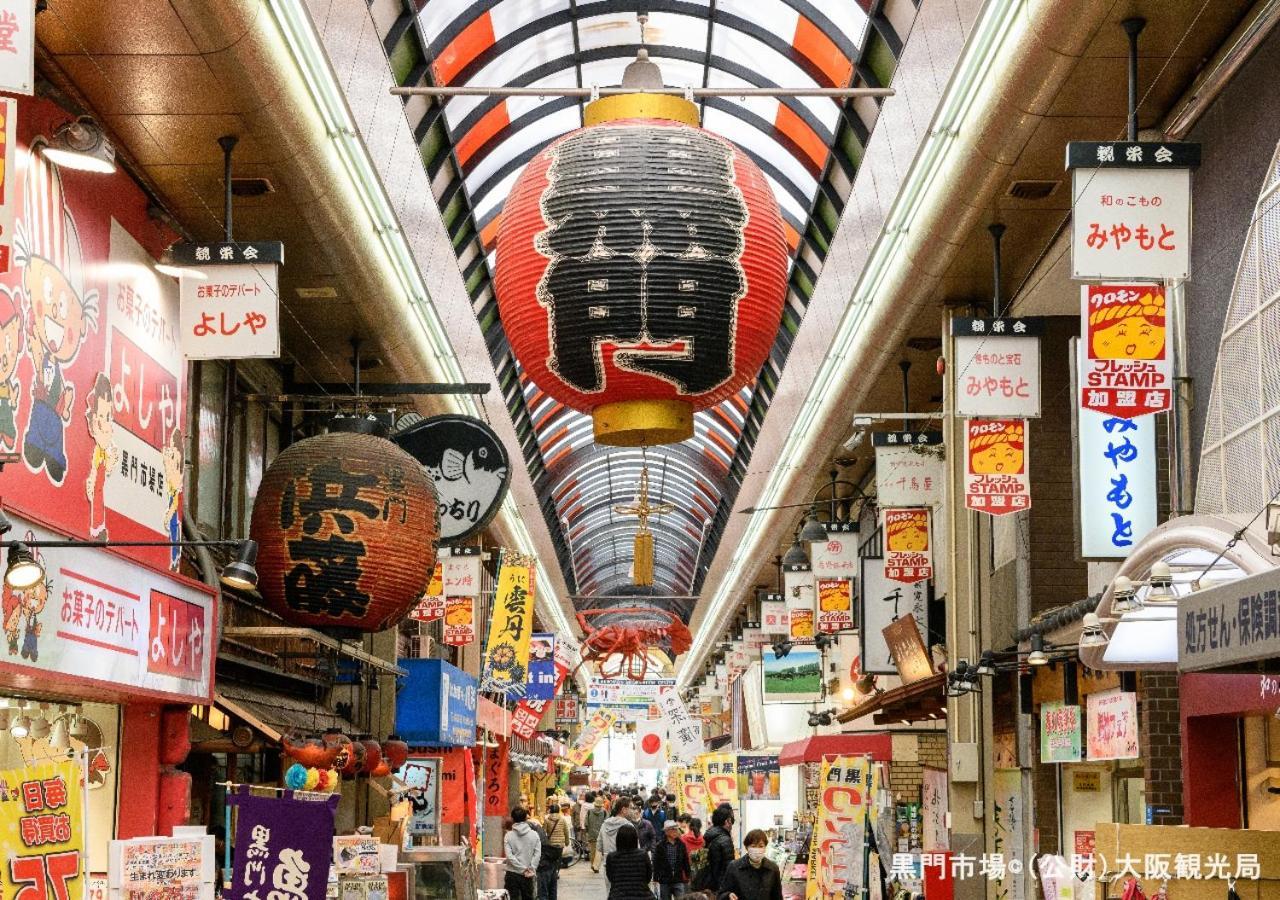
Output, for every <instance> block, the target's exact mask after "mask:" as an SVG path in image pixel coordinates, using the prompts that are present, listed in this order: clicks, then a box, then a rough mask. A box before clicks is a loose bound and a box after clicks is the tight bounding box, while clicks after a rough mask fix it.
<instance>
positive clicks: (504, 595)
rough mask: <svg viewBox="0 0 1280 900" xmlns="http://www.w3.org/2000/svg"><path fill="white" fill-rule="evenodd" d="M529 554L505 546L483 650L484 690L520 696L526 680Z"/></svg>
mask: <svg viewBox="0 0 1280 900" xmlns="http://www.w3.org/2000/svg"><path fill="white" fill-rule="evenodd" d="M535 565H536V561H535V560H534V558H533V557H532V556H527V555H525V554H523V553H513V552H511V551H510V550H504V551H503V553H502V566H501V568H500V569H499V570H498V588H497V591H496V592H495V594H494V599H493V616H492V618H490V620H489V640H488V643H487V644H486V645H485V651H484V677H483V678H482V679H481V686H482V688H483V689H484V690H488V691H500V692H502V693H505V694H507V695H509V696H516V697H523V696H524V695H525V693H526V691H527V688H528V684H529V644H530V642H531V641H532V639H533V601H534V586H533V579H534V566H535Z"/></svg>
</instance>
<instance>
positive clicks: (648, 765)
mask: <svg viewBox="0 0 1280 900" xmlns="http://www.w3.org/2000/svg"><path fill="white" fill-rule="evenodd" d="M666 767H667V723H666V721H665V720H663V719H650V720H647V721H644V722H637V723H636V768H637V769H665V768H666Z"/></svg>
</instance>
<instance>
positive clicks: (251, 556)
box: [221, 540, 258, 591]
mask: <svg viewBox="0 0 1280 900" xmlns="http://www.w3.org/2000/svg"><path fill="white" fill-rule="evenodd" d="M257 561H258V542H257V541H249V540H245V541H241V542H240V546H239V547H238V548H237V550H236V558H235V560H234V561H233V562H231V563H229V564H228V565H227V567H226V568H225V569H223V570H222V579H221V580H222V583H223V584H224V585H226V586H227V587H232V588H237V589H238V590H242V591H251V590H253V589H254V588H255V587H257V586H258V571H257V569H255V568H254V563H256V562H257Z"/></svg>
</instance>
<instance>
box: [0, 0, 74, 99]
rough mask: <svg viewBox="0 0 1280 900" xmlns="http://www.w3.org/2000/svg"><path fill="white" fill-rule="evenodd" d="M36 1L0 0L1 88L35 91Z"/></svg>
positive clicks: (26, 91) (15, 92)
mask: <svg viewBox="0 0 1280 900" xmlns="http://www.w3.org/2000/svg"><path fill="white" fill-rule="evenodd" d="M38 5H39V4H36V3H33V2H32V0H0V91H6V92H8V93H10V94H34V93H35V92H36V68H35V66H36V21H35V19H36V16H35V14H36V7H37V6H38ZM64 118H65V116H64Z"/></svg>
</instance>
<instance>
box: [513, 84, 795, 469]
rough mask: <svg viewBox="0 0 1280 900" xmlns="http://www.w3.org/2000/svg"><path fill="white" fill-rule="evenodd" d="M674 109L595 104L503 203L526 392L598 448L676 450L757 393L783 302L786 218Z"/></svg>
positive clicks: (629, 102) (717, 144) (750, 166)
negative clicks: (750, 390)
mask: <svg viewBox="0 0 1280 900" xmlns="http://www.w3.org/2000/svg"><path fill="white" fill-rule="evenodd" d="M697 116H698V113H697V107H696V106H695V105H694V104H693V103H690V102H688V101H686V100H683V99H681V98H678V97H666V96H662V95H653V94H640V93H637V94H624V95H618V96H613V97H606V98H603V99H601V100H597V101H595V102H593V103H591V104H589V105H588V106H587V110H586V121H587V124H588V127H586V128H582V129H579V130H578V131H574V132H571V133H570V134H567V135H565V136H564V137H562V138H560V139H559V140H557V141H555V142H554V143H553V144H552V145H551V146H550V147H548V148H547V149H545V150H543V151H542V152H541V153H539V154H538V155H537V156H535V157H534V158H533V159H532V160H531V161H530V162H529V164H528V165H527V166H526V167H525V169H524V172H523V173H522V174H521V176H520V178H519V179H518V180H517V181H516V184H515V186H514V187H513V188H512V190H511V193H510V194H509V195H508V197H507V201H506V205H505V207H504V208H503V213H502V222H501V224H500V225H499V228H498V239H497V270H496V272H495V278H494V286H495V289H496V292H497V299H498V308H499V311H500V313H501V315H502V321H503V325H504V327H505V330H506V333H507V337H508V339H509V340H510V341H511V346H512V349H513V350H514V351H515V355H516V357H517V358H518V359H519V360H520V363H521V365H522V366H523V367H524V370H525V371H526V372H527V373H528V375H529V377H530V378H531V379H532V380H533V382H534V383H535V384H536V385H538V387H540V388H542V389H543V390H544V391H546V392H547V393H548V394H550V395H551V396H552V397H554V398H555V399H556V400H558V401H560V402H561V403H564V404H565V405H567V406H570V407H572V408H573V409H577V410H580V411H583V412H590V413H591V414H592V416H593V419H594V421H595V437H596V440H597V441H599V442H601V443H607V444H615V445H639V444H656V443H670V442H673V441H679V440H684V439H685V438H687V437H689V436H691V435H692V433H693V432H692V429H693V425H692V414H693V411H694V410H695V409H705V408H707V407H710V406H713V405H715V404H717V403H719V402H721V401H723V400H725V399H727V398H729V397H731V396H733V395H734V394H735V393H737V392H738V391H739V390H741V389H742V388H743V387H745V386H746V385H748V384H749V383H751V382H752V381H753V380H754V379H755V377H756V375H757V374H758V373H759V371H760V367H761V365H763V363H764V361H765V359H766V358H767V357H768V355H769V350H770V348H771V347H772V346H773V342H774V338H775V337H776V335H777V333H778V326H779V322H780V320H781V317H782V307H783V303H784V301H785V298H786V290H787V286H786V282H787V248H786V241H785V236H784V233H783V225H782V216H781V213H780V211H779V209H778V203H777V200H776V199H775V198H774V196H773V190H772V188H771V187H770V186H769V183H768V181H766V180H765V177H764V174H763V173H762V172H761V171H760V169H759V167H757V166H756V165H755V163H754V162H752V161H751V159H750V158H749V157H748V156H747V155H746V154H745V153H743V152H742V151H741V150H739V149H738V148H737V147H736V146H735V145H733V144H732V143H730V142H729V141H727V140H725V139H724V138H721V137H719V136H718V135H715V134H712V133H711V132H709V131H704V130H703V129H701V128H698V127H696V123H697V121H698V119H697Z"/></svg>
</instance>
